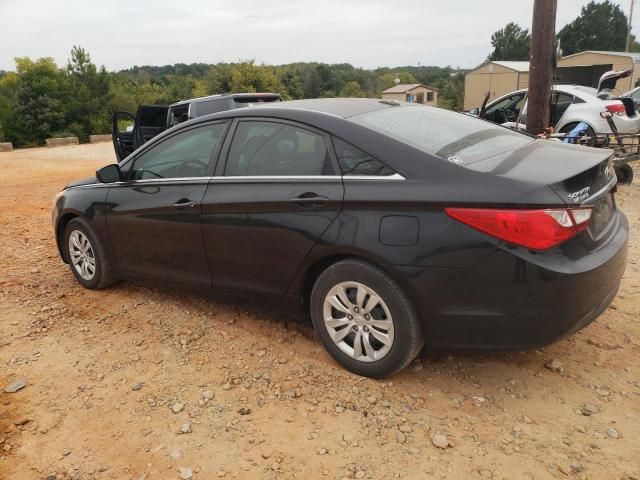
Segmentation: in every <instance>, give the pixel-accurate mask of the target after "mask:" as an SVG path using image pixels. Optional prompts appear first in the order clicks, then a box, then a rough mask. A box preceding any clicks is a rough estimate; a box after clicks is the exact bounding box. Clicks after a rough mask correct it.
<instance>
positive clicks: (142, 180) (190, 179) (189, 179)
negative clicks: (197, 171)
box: [113, 177, 211, 185]
mask: <svg viewBox="0 0 640 480" xmlns="http://www.w3.org/2000/svg"><path fill="white" fill-rule="evenodd" d="M209 180H211V177H167V178H140V179H136V180H124V181H121V182H114V183H113V185H127V184H132V183H134V184H136V185H140V184H144V183H151V184H153V183H191V182H208V181H209Z"/></svg>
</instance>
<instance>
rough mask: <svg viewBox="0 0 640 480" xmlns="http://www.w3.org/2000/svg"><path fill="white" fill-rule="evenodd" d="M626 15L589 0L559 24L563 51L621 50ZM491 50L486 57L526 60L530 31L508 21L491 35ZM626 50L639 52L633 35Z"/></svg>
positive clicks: (607, 2) (624, 41)
mask: <svg viewBox="0 0 640 480" xmlns="http://www.w3.org/2000/svg"><path fill="white" fill-rule="evenodd" d="M627 25H628V18H627V16H626V15H625V14H624V12H623V11H622V10H621V9H620V6H618V5H616V4H613V3H611V1H610V0H605V1H603V2H596V1H591V2H589V3H588V4H587V5H585V6H584V7H582V10H581V11H580V15H579V16H578V17H577V18H576V19H575V20H573V21H572V22H569V23H568V24H567V25H565V26H564V27H562V29H560V31H559V32H558V35H557V38H558V42H559V44H560V48H561V49H562V54H563V55H572V54H574V53H578V52H583V51H585V50H606V51H613V52H623V51H624V50H625V47H626V44H627ZM491 45H492V46H493V51H492V52H491V54H490V55H489V57H488V58H487V60H489V61H491V60H529V49H530V45H531V35H530V34H529V30H528V29H526V28H523V27H521V26H520V25H518V24H516V23H514V22H509V23H507V25H506V26H505V27H504V28H501V29H500V30H498V31H496V32H495V33H494V34H493V35H491ZM629 51H631V52H640V43H638V42H637V41H636V39H635V37H634V36H633V35H631V38H630V42H629Z"/></svg>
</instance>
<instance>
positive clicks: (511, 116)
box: [498, 107, 516, 123]
mask: <svg viewBox="0 0 640 480" xmlns="http://www.w3.org/2000/svg"><path fill="white" fill-rule="evenodd" d="M498 111H499V112H500V115H502V118H504V121H503V122H500V123H507V122H513V121H515V119H516V113H515V112H514V111H513V110H507V109H506V108H504V107H503V108H500V109H498Z"/></svg>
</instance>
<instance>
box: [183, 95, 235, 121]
mask: <svg viewBox="0 0 640 480" xmlns="http://www.w3.org/2000/svg"><path fill="white" fill-rule="evenodd" d="M230 103H231V101H230V100H229V99H228V98H220V99H216V100H208V101H206V102H194V103H193V104H192V105H191V109H192V110H193V111H194V112H193V116H194V118H195V117H202V116H203V115H209V114H210V113H217V112H222V111H225V110H230V109H231V108H232V106H231V105H230Z"/></svg>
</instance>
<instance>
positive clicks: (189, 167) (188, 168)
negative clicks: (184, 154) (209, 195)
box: [176, 160, 207, 177]
mask: <svg viewBox="0 0 640 480" xmlns="http://www.w3.org/2000/svg"><path fill="white" fill-rule="evenodd" d="M206 175H207V166H206V165H205V164H204V163H202V162H200V161H198V160H185V161H184V162H182V163H181V164H180V165H178V168H176V176H178V177H204V176H206Z"/></svg>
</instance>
